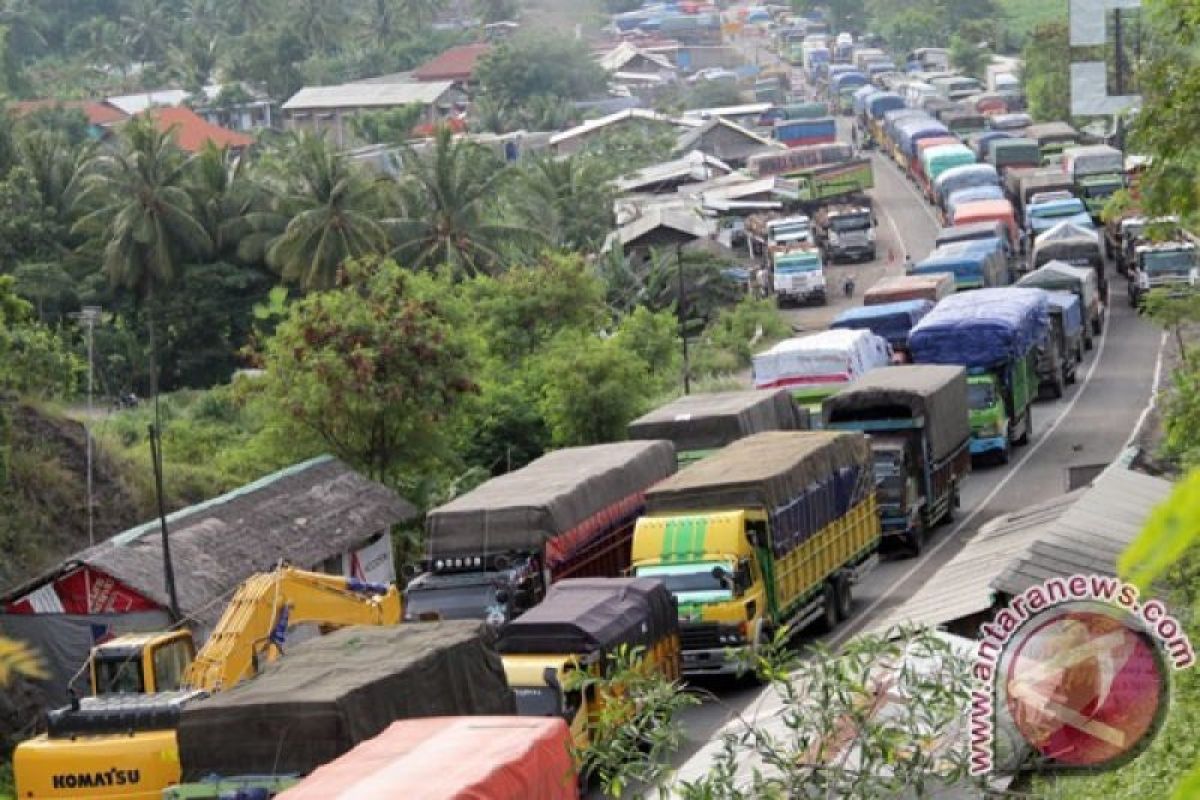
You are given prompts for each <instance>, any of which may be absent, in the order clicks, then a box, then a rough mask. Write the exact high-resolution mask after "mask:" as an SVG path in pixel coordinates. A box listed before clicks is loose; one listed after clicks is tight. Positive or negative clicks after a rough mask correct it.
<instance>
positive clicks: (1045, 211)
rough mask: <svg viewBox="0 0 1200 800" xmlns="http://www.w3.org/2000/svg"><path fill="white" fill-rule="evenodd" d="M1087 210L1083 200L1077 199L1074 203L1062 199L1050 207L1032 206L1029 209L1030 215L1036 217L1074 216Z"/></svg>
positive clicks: (1056, 217)
mask: <svg viewBox="0 0 1200 800" xmlns="http://www.w3.org/2000/svg"><path fill="white" fill-rule="evenodd" d="M1085 210H1086V209H1084V207H1083V202H1082V201H1080V200H1076V201H1075V202H1073V203H1071V202H1067V201H1061V200H1060V201H1056V202H1055V203H1054V205H1052V206H1049V207H1048V208H1036V207H1031V208H1030V209H1029V216H1031V217H1034V218H1036V219H1058V218H1059V217H1073V216H1075V215H1076V214H1082V213H1084V211H1085Z"/></svg>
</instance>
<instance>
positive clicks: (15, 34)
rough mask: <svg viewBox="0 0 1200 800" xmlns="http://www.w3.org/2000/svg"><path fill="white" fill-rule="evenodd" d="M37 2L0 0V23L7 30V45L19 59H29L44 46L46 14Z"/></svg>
mask: <svg viewBox="0 0 1200 800" xmlns="http://www.w3.org/2000/svg"><path fill="white" fill-rule="evenodd" d="M37 6H38V4H37V3H30V2H29V1H28V0H2V2H0V25H3V26H4V27H5V28H7V29H8V31H9V39H8V45H9V46H10V47H12V48H13V49H14V50H15V51H16V52H15V55H16V56H17V58H18V59H20V60H21V61H25V60H27V59H29V58H30V57H31V56H33V55H36V54H37V53H38V52H39V51H41V50H43V49H44V48H45V47H46V38H45V36H43V35H42V31H44V30H46V28H47V24H48V23H47V20H46V15H45V13H44V12H43V11H41V10H39V9H38V7H37Z"/></svg>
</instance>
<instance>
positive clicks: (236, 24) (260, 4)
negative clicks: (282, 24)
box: [220, 0, 278, 33]
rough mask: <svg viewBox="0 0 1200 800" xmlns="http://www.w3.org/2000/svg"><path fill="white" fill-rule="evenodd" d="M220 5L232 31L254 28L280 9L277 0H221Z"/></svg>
mask: <svg viewBox="0 0 1200 800" xmlns="http://www.w3.org/2000/svg"><path fill="white" fill-rule="evenodd" d="M220 6H221V16H222V17H223V18H224V20H225V24H226V25H227V26H228V28H229V30H230V32H231V33H245V32H246V31H251V30H254V29H255V28H257V27H258V26H260V25H262V24H263V23H265V22H267V21H268V20H270V19H271V18H272V17H273V16H274V15H275V13H276V12H277V11H278V2H277V0H220Z"/></svg>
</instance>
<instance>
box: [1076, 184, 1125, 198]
mask: <svg viewBox="0 0 1200 800" xmlns="http://www.w3.org/2000/svg"><path fill="white" fill-rule="evenodd" d="M1122 185H1123V184H1122V183H1121V181H1120V180H1113V181H1102V182H1096V183H1088V184H1084V185H1083V186H1082V187H1080V188H1082V189H1083V194H1084V196H1085V197H1087V198H1089V199H1093V200H1103V199H1104V198H1106V197H1111V196H1112V195H1113V193H1114V192H1116V191H1117V190H1118V189H1120V188H1121V187H1122Z"/></svg>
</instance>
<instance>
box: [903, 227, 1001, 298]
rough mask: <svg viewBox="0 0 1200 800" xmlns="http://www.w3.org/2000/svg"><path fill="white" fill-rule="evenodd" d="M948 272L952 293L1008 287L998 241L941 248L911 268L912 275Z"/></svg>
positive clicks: (957, 244) (985, 240)
mask: <svg viewBox="0 0 1200 800" xmlns="http://www.w3.org/2000/svg"><path fill="white" fill-rule="evenodd" d="M934 272H949V273H952V274H953V275H954V290H955V291H956V292H963V291H967V290H969V289H985V288H994V287H997V286H1004V285H1006V284H1008V283H1009V277H1010V276H1009V269H1008V258H1007V256H1006V255H1005V252H1004V247H1003V244H1002V243H1001V242H1000V241H999V240H990V239H976V240H971V241H963V242H954V243H952V244H946V245H942V246H941V247H939V248H938V249H936V250H934V251H933V253H931V254H930V255H929V257H928V258H926V259H924V260H922V261H918V262H917V263H916V264H914V265H913V268H912V271H911V272H910V274H912V275H928V274H930V273H934Z"/></svg>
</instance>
